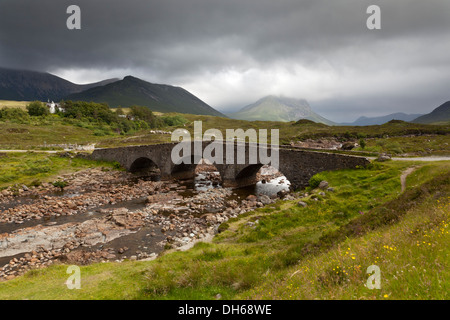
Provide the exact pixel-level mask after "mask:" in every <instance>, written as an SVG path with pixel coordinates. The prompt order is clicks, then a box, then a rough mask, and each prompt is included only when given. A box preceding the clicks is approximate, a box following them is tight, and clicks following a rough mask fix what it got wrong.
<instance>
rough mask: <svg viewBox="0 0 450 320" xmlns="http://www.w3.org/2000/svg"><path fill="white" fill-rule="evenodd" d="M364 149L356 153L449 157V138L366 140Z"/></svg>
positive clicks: (438, 136) (422, 137)
mask: <svg viewBox="0 0 450 320" xmlns="http://www.w3.org/2000/svg"><path fill="white" fill-rule="evenodd" d="M365 141H366V144H367V145H366V147H365V148H364V149H362V148H357V149H355V150H358V151H366V152H384V153H389V154H392V155H399V154H411V155H416V156H420V155H449V154H450V138H449V136H448V135H425V136H416V137H389V138H373V139H366V140H365Z"/></svg>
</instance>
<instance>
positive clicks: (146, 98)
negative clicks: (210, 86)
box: [65, 76, 226, 117]
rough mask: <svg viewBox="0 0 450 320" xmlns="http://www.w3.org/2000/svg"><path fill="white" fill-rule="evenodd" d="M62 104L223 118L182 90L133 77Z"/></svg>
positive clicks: (220, 114)
mask: <svg viewBox="0 0 450 320" xmlns="http://www.w3.org/2000/svg"><path fill="white" fill-rule="evenodd" d="M65 100H82V101H93V102H106V103H108V104H109V106H110V107H119V106H121V107H130V106H132V105H141V106H146V107H149V108H150V109H151V110H152V111H160V112H180V113H190V114H199V115H212V116H218V117H226V116H225V115H224V114H222V113H220V112H219V111H217V110H215V109H214V108H212V107H211V106H209V105H208V104H206V103H205V102H203V101H202V100H200V99H199V98H197V97H196V96H194V95H193V94H191V93H190V92H188V91H187V90H185V89H183V88H181V87H174V86H170V85H166V84H154V83H150V82H147V81H144V80H141V79H138V78H135V77H132V76H127V77H125V78H123V80H119V81H116V82H113V83H109V84H107V85H104V86H99V87H94V88H91V89H88V90H86V91H83V92H79V93H74V94H71V95H68V96H67V97H65Z"/></svg>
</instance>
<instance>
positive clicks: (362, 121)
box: [341, 112, 421, 126]
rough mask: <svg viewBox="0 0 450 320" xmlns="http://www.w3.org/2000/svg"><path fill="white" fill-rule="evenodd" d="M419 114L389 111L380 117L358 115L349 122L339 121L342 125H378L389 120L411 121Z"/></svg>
mask: <svg viewBox="0 0 450 320" xmlns="http://www.w3.org/2000/svg"><path fill="white" fill-rule="evenodd" d="M420 116H421V114H406V113H402V112H398V113H391V114H388V115H386V116H380V117H364V116H363V117H359V118H358V119H357V120H356V121H354V122H351V123H348V122H347V123H341V125H343V126H373V125H379V124H383V123H386V122H389V121H391V120H402V121H412V120H414V119H416V118H417V117H420Z"/></svg>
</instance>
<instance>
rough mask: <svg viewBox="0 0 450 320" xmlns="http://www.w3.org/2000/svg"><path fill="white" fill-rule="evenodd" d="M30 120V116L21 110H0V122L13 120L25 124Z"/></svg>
mask: <svg viewBox="0 0 450 320" xmlns="http://www.w3.org/2000/svg"><path fill="white" fill-rule="evenodd" d="M29 119H30V116H29V114H28V113H27V112H26V111H24V110H21V109H19V108H2V109H0V120H3V121H6V120H13V121H16V122H25V121H28V120H29Z"/></svg>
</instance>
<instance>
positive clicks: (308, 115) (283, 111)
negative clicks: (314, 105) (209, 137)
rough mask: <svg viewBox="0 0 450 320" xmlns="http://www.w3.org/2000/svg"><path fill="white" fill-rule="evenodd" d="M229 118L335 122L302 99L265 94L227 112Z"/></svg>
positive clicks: (329, 123) (331, 123)
mask: <svg viewBox="0 0 450 320" xmlns="http://www.w3.org/2000/svg"><path fill="white" fill-rule="evenodd" d="M227 115H228V116H229V117H230V118H233V119H240V120H250V121H253V120H260V121H284V122H288V121H297V120H299V119H307V120H311V121H314V122H320V123H324V124H327V125H334V124H335V123H334V122H332V121H330V120H327V119H325V118H324V117H322V116H320V115H318V114H317V113H315V112H314V111H312V110H311V107H310V106H309V104H308V102H307V101H306V100H303V99H292V98H286V97H277V96H267V97H264V98H262V99H260V100H258V101H257V102H255V103H253V104H250V105H248V106H246V107H244V108H242V109H241V110H240V111H238V112H234V113H230V114H227Z"/></svg>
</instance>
